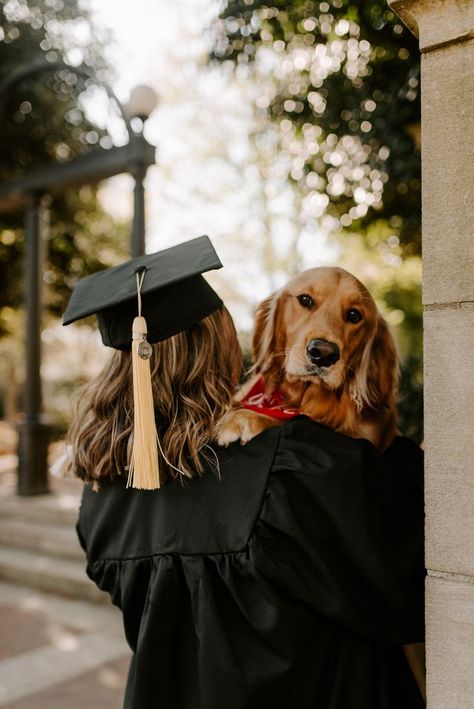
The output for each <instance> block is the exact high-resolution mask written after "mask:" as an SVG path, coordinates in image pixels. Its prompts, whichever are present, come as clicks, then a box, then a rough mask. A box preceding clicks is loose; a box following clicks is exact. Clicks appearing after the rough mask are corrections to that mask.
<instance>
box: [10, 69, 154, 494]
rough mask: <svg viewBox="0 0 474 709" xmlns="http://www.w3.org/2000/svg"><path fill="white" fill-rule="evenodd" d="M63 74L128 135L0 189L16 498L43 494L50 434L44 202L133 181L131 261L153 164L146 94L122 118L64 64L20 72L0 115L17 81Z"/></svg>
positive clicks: (150, 103) (141, 242)
mask: <svg viewBox="0 0 474 709" xmlns="http://www.w3.org/2000/svg"><path fill="white" fill-rule="evenodd" d="M61 69H67V70H68V71H70V72H72V73H74V74H76V75H78V76H81V77H83V78H87V79H91V80H93V81H94V82H96V83H97V84H99V85H101V86H102V87H103V88H105V90H106V91H107V94H108V96H109V98H110V99H111V100H113V101H114V102H115V103H116V105H117V106H118V108H119V111H120V113H121V116H122V118H123V120H124V123H125V126H126V128H127V132H128V138H129V140H128V143H127V144H126V145H124V146H116V147H113V148H110V149H96V150H92V151H89V152H87V153H85V154H83V155H79V156H77V157H76V158H74V159H73V160H69V161H67V162H63V163H52V164H48V165H44V166H40V167H37V168H34V169H32V170H31V171H30V172H29V173H27V174H25V175H23V176H21V177H19V178H16V179H13V180H9V181H6V182H3V183H0V213H2V212H8V211H12V210H16V209H18V208H19V207H23V208H24V209H25V235H26V268H25V309H26V337H25V340H26V381H25V389H24V411H23V417H22V421H21V422H20V424H19V426H18V433H19V443H18V486H17V491H18V494H19V495H38V494H44V493H48V492H49V487H48V465H47V452H48V443H49V440H50V428H49V426H48V424H47V421H46V418H45V414H44V412H43V404H42V386H41V375H40V371H41V315H42V307H41V301H42V298H41V296H42V273H43V248H42V246H43V244H44V240H43V238H42V226H43V223H44V215H45V204H46V200H47V198H48V195H51V194H60V193H63V192H65V191H67V190H69V189H71V188H73V187H79V186H81V185H84V184H94V183H97V182H99V181H100V180H103V179H105V178H107V177H112V176H113V175H117V174H120V173H123V172H128V173H130V174H132V175H133V176H134V178H135V189H134V215H133V226H132V235H131V252H132V255H133V256H138V255H141V254H143V253H144V252H145V193H144V185H143V183H144V179H145V176H146V171H147V169H148V167H149V166H150V165H152V164H154V162H155V148H154V146H152V145H150V143H148V142H147V141H146V139H145V137H144V135H143V126H144V123H145V121H146V120H147V118H148V117H149V115H150V114H151V112H152V111H153V110H154V108H155V107H156V104H157V97H156V94H155V92H154V91H153V90H152V89H150V88H149V87H144V86H141V87H137V88H136V89H135V90H134V91H132V94H131V97H130V102H129V103H128V106H127V110H126V109H125V108H124V107H123V106H122V105H121V103H120V101H119V100H118V99H117V97H116V96H115V94H114V92H113V91H112V89H111V88H110V87H109V86H108V85H107V84H105V83H104V82H102V81H97V79H96V78H95V77H94V76H93V75H91V74H90V72H89V71H88V70H87V69H84V68H82V67H71V66H68V65H67V64H65V63H63V62H54V63H50V62H41V63H35V64H32V65H29V66H26V67H21V68H20V69H18V70H17V71H16V72H13V73H12V74H11V75H10V76H9V77H8V78H7V79H6V80H5V81H4V82H3V83H2V84H0V113H1V111H2V105H3V101H4V99H5V96H6V95H7V93H8V92H9V91H10V89H11V88H12V87H13V86H14V85H16V84H17V83H19V82H20V81H22V80H24V79H26V78H30V77H31V76H34V75H36V74H40V73H42V72H51V71H58V70H61ZM134 118H137V119H140V129H139V130H137V131H135V130H134V129H133V128H132V124H131V121H130V119H134Z"/></svg>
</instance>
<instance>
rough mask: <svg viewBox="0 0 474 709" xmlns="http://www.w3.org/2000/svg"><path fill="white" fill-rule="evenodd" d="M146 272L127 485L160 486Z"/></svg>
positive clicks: (136, 332)
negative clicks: (146, 313) (146, 314)
mask: <svg viewBox="0 0 474 709" xmlns="http://www.w3.org/2000/svg"><path fill="white" fill-rule="evenodd" d="M144 275H145V273H144V272H142V274H140V276H139V274H138V273H137V289H138V317H136V318H135V319H134V321H133V327H132V375H133V402H134V413H133V442H132V452H131V460H130V465H129V474H128V481H127V487H134V488H138V489H140V490H156V489H157V488H159V487H160V471H159V466H158V434H157V431H156V423H155V409H154V405H153V390H152V385H151V371H150V358H151V356H152V353H153V349H152V347H151V345H150V343H149V342H148V341H147V339H146V336H147V324H146V320H145V318H143V317H141V297H140V291H141V286H142V284H143V277H144Z"/></svg>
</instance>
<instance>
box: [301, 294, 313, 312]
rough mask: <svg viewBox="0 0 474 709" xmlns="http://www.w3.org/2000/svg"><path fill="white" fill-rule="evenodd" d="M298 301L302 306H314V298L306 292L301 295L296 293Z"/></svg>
mask: <svg viewBox="0 0 474 709" xmlns="http://www.w3.org/2000/svg"><path fill="white" fill-rule="evenodd" d="M297 298H298V303H299V304H300V305H302V306H303V308H312V307H313V306H314V300H313V299H312V298H311V296H310V295H308V294H307V293H303V295H298V296H297Z"/></svg>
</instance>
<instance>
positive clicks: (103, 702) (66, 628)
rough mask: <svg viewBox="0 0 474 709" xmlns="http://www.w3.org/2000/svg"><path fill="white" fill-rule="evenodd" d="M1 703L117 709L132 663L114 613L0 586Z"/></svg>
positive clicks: (11, 707) (29, 708)
mask: <svg viewBox="0 0 474 709" xmlns="http://www.w3.org/2000/svg"><path fill="white" fill-rule="evenodd" d="M0 628H1V633H0V706H1V707H5V709H65V708H66V707H67V709H86V708H87V709H121V708H122V703H123V693H124V687H125V681H126V676H127V670H128V665H129V661H130V651H129V649H128V647H127V645H126V642H125V640H124V638H123V630H122V622H121V617H120V613H119V612H118V611H117V610H116V609H115V608H113V607H107V606H105V607H104V606H101V605H96V604H91V603H86V602H83V601H74V600H66V599H64V598H58V597H56V596H52V595H50V594H44V593H41V592H39V591H33V590H31V589H27V588H23V587H21V586H14V585H10V584H5V583H0Z"/></svg>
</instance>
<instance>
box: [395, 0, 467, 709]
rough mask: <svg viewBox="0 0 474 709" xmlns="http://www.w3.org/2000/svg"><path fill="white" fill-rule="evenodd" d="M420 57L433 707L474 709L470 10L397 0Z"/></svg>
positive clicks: (452, 1) (451, 1)
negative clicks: (412, 33) (418, 45)
mask: <svg viewBox="0 0 474 709" xmlns="http://www.w3.org/2000/svg"><path fill="white" fill-rule="evenodd" d="M389 5H390V6H391V8H392V9H393V10H394V11H395V12H396V13H397V14H398V15H399V16H400V17H401V19H402V20H403V21H404V22H405V24H406V25H407V26H408V27H409V28H410V29H411V30H412V31H413V32H414V33H415V34H416V35H417V36H418V37H419V40H420V49H421V52H422V62H421V65H422V75H421V78H422V81H421V92H422V162H423V173H422V175H423V221H422V224H423V304H424V347H425V450H426V565H427V568H428V579H427V585H426V604H427V611H426V612H427V615H426V624H427V640H426V642H427V647H426V650H427V699H428V707H429V709H473V707H474V463H473V460H474V0H415V1H411V0H393V1H392V2H390V0H389Z"/></svg>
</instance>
